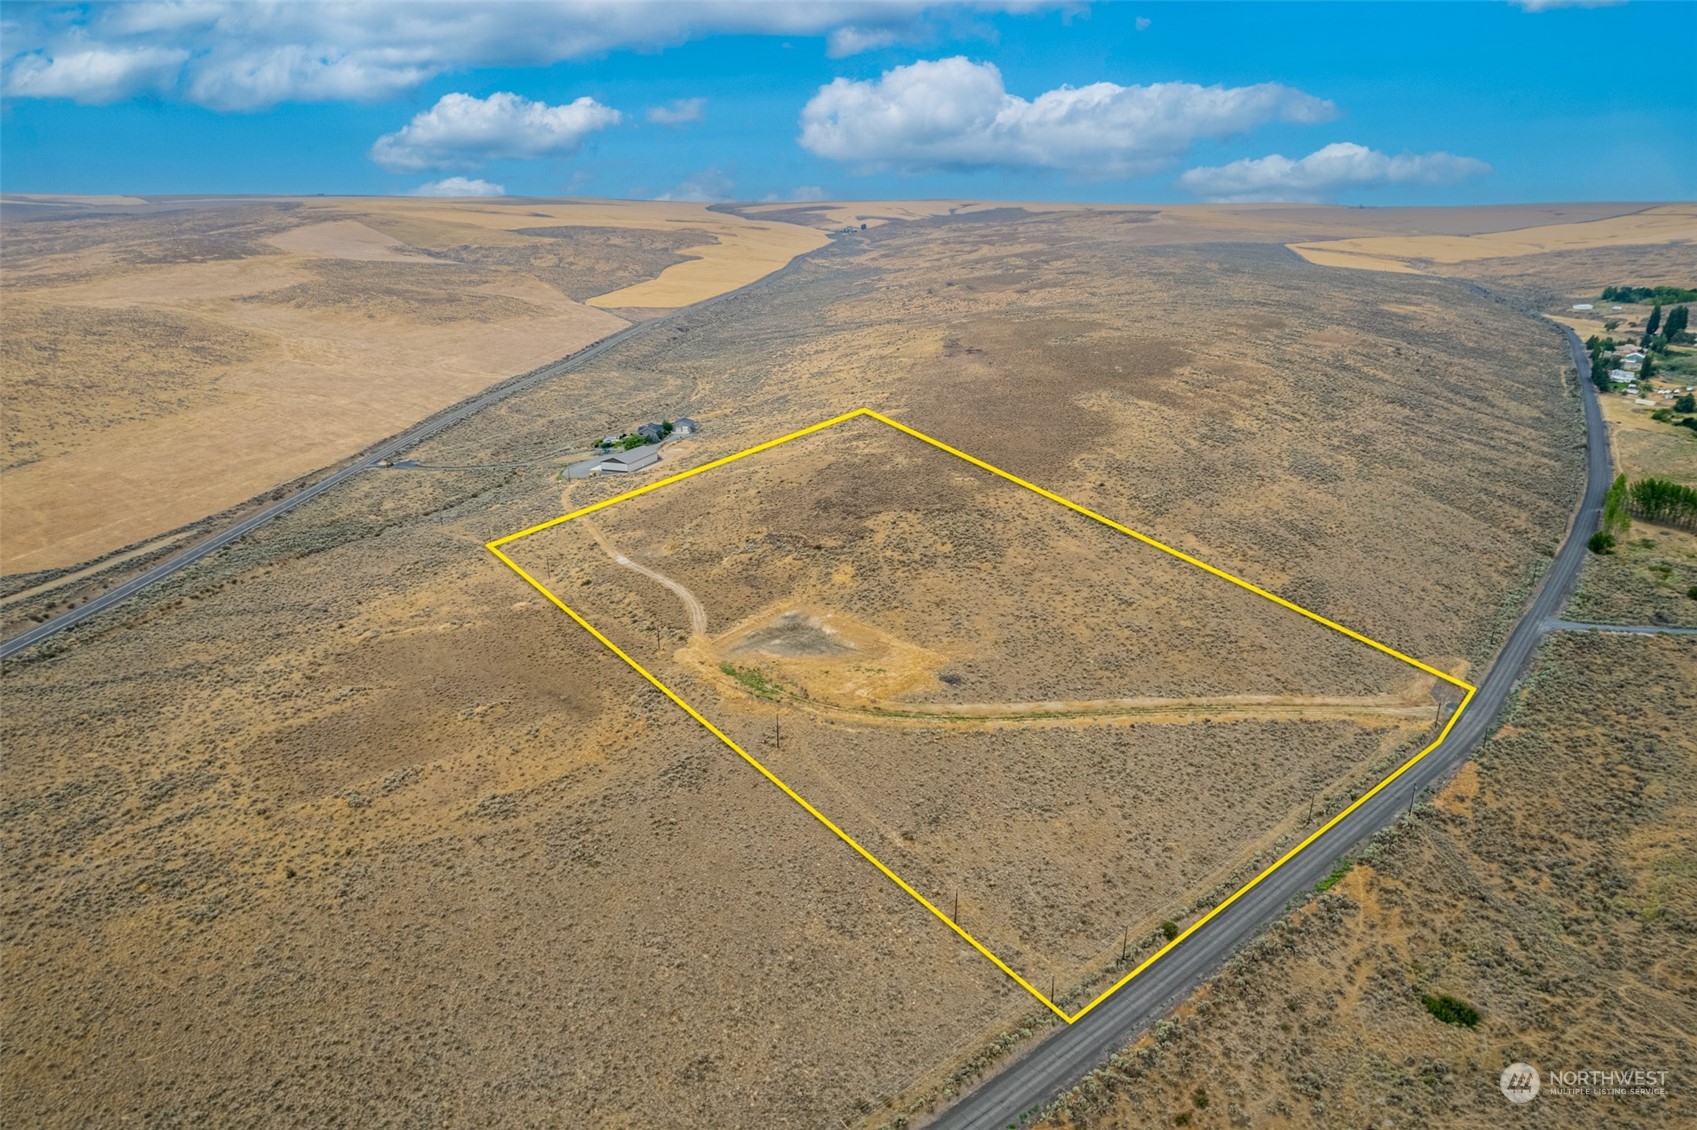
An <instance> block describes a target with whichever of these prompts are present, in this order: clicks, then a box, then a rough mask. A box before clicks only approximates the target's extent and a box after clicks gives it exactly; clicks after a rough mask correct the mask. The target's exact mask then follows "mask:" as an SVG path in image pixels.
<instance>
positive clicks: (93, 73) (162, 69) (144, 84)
mask: <svg viewBox="0 0 1697 1130" xmlns="http://www.w3.org/2000/svg"><path fill="white" fill-rule="evenodd" d="M188 57H189V53H188V52H187V51H183V50H173V49H171V48H168V47H129V48H118V49H108V48H93V49H90V50H84V51H64V52H61V53H59V54H57V55H53V56H46V55H26V56H23V57H22V58H20V59H19V60H18V61H17V62H16V63H15V64H14V65H13V66H11V67H10V68H9V69H8V70H7V73H6V87H5V89H6V93H7V94H9V95H11V96H13V97H14V98H71V99H74V100H76V101H78V102H111V101H114V100H115V99H118V98H123V97H126V96H128V95H131V94H136V93H139V92H142V91H163V90H169V89H170V88H171V86H172V84H173V83H175V82H176V75H177V71H178V70H179V69H180V68H181V67H182V65H183V62H184V61H185V60H186V59H187V58H188Z"/></svg>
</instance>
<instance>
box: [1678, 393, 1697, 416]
mask: <svg viewBox="0 0 1697 1130" xmlns="http://www.w3.org/2000/svg"><path fill="white" fill-rule="evenodd" d="M1673 410H1674V411H1675V412H1697V396H1693V395H1691V394H1690V393H1689V392H1688V393H1686V394H1685V395H1684V396H1682V397H1680V398H1679V399H1678V400H1676V401H1674V402H1673Z"/></svg>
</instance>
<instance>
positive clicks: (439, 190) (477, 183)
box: [412, 177, 507, 196]
mask: <svg viewBox="0 0 1697 1130" xmlns="http://www.w3.org/2000/svg"><path fill="white" fill-rule="evenodd" d="M412 194H413V195H414V196H505V195H507V190H506V188H504V187H503V186H501V185H498V184H495V183H493V182H492V181H486V180H474V179H473V178H471V177H445V178H443V179H442V180H433V181H431V182H430V183H429V184H421V185H419V186H418V187H417V188H415V189H413V190H412Z"/></svg>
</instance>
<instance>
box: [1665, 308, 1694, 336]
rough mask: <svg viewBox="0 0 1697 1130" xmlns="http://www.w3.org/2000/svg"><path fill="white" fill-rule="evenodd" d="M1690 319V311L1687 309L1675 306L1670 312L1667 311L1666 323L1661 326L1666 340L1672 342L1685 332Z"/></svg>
mask: <svg viewBox="0 0 1697 1130" xmlns="http://www.w3.org/2000/svg"><path fill="white" fill-rule="evenodd" d="M1690 318H1691V311H1690V309H1689V308H1688V307H1685V306H1675V307H1674V308H1673V309H1672V310H1669V311H1668V319H1667V323H1666V324H1665V325H1663V326H1662V333H1664V334H1666V335H1667V339H1668V340H1669V341H1672V340H1674V339H1675V338H1677V337H1678V336H1679V335H1680V334H1682V333H1684V332H1685V327H1686V325H1687V324H1688V323H1689V321H1690Z"/></svg>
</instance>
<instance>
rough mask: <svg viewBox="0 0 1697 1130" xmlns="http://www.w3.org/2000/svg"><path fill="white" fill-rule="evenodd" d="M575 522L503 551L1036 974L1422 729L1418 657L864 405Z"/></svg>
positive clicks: (1199, 879) (1116, 939)
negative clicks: (1285, 601)
mask: <svg viewBox="0 0 1697 1130" xmlns="http://www.w3.org/2000/svg"><path fill="white" fill-rule="evenodd" d="M592 521H593V526H591V525H590V520H580V522H578V523H574V524H568V525H566V526H563V527H556V528H554V529H552V530H548V531H544V532H543V533H540V534H536V535H533V536H532V537H530V538H528V539H525V540H523V541H521V542H519V543H515V544H513V545H511V546H510V547H508V551H509V552H510V553H512V554H513V555H514V556H515V559H517V560H519V561H520V563H521V564H523V565H524V566H525V567H526V569H527V570H528V571H530V572H531V573H532V574H533V575H536V576H537V577H538V578H539V579H542V580H543V582H544V583H545V584H547V585H548V586H549V587H550V588H551V589H552V590H553V591H555V592H556V593H559V594H563V595H564V597H565V599H567V600H568V601H570V602H571V603H572V604H573V605H574V607H576V608H578V610H579V611H580V612H583V613H584V614H585V615H586V616H587V617H588V618H589V620H590V621H591V622H592V623H594V624H595V625H596V626H597V627H598V628H600V629H601V630H602V631H604V632H606V633H608V634H609V635H610V637H611V638H612V639H613V641H614V642H615V643H616V644H618V645H619V646H620V647H621V648H622V649H624V650H625V651H626V653H627V654H630V655H632V656H633V657H634V658H636V659H637V660H638V661H639V662H641V663H643V664H644V666H646V667H648V668H649V669H650V670H651V671H653V672H655V673H656V674H657V675H658V676H659V677H660V678H661V679H662V680H664V681H666V682H667V683H668V684H669V685H671V686H673V687H674V688H675V689H677V690H679V691H680V692H681V693H682V694H683V695H684V697H685V698H686V699H687V700H689V701H691V702H692V703H694V704H695V705H696V706H697V707H698V708H700V709H702V710H704V712H705V713H706V714H707V716H708V717H709V718H710V719H712V720H713V721H714V722H715V723H717V724H718V725H720V726H721V727H723V728H725V729H726V730H727V731H728V732H729V733H731V735H732V736H733V737H734V738H736V739H737V740H738V741H739V743H740V744H742V745H743V746H744V748H747V749H750V750H754V751H760V752H759V753H758V754H757V755H758V756H760V757H761V758H762V759H763V760H764V761H765V762H766V764H767V765H768V766H769V767H770V768H772V769H773V770H774V771H775V772H777V773H778V775H779V776H780V777H782V778H784V779H785V780H786V781H787V782H788V783H789V784H790V785H791V786H793V787H795V788H796V789H798V791H800V792H801V794H802V795H803V796H805V797H807V798H808V799H809V800H811V801H812V802H813V803H815V804H816V805H818V806H819V807H821V808H822V809H823V810H824V811H825V813H826V814H827V815H828V816H830V817H831V818H832V819H833V820H835V821H836V822H837V823H838V824H839V825H841V826H842V827H844V828H845V829H846V830H847V831H849V832H850V834H851V835H853V836H855V838H856V839H858V840H859V841H860V842H861V843H862V844H864V845H867V846H868V847H869V848H870V849H871V850H872V851H873V852H874V853H875V854H878V855H879V856H881V857H882V858H883V859H884V860H885V862H886V863H888V864H890V865H891V866H892V867H894V869H895V870H896V871H897V873H898V874H900V875H902V876H903V878H905V879H907V880H908V881H909V882H910V883H912V884H914V885H915V886H916V887H917V888H918V889H919V891H920V892H921V893H922V894H924V895H925V896H926V897H928V898H930V899H931V900H932V901H933V902H934V903H937V904H939V905H943V906H946V907H947V906H952V905H953V900H954V898H955V896H957V895H958V896H959V899H960V907H961V914H962V916H963V918H966V919H968V920H969V922H970V925H969V929H970V930H971V931H972V932H973V933H974V934H975V935H976V936H978V937H979V939H980V941H982V942H984V943H985V944H986V945H987V946H989V947H990V949H991V950H992V951H994V952H995V953H997V955H998V956H1000V957H1002V958H1003V959H1004V960H1006V961H1008V962H1010V963H1011V964H1012V965H1013V966H1014V967H1015V968H1016V969H1018V970H1020V971H1021V972H1022V973H1024V974H1025V975H1026V976H1027V977H1028V978H1029V979H1031V980H1033V981H1034V982H1037V981H1040V982H1041V984H1042V987H1043V989H1044V991H1045V992H1046V991H1048V989H1049V986H1050V980H1051V977H1052V978H1053V979H1054V983H1055V987H1056V989H1057V991H1064V992H1065V994H1066V995H1068V996H1069V997H1070V996H1076V995H1078V994H1077V993H1076V992H1074V990H1076V989H1078V988H1079V987H1080V986H1081V985H1083V984H1085V983H1088V982H1090V981H1091V980H1093V979H1094V978H1095V976H1096V975H1097V974H1098V973H1099V972H1101V971H1102V970H1104V969H1106V968H1107V967H1108V966H1109V965H1110V964H1111V963H1112V962H1113V960H1114V959H1115V958H1117V957H1118V956H1119V953H1120V948H1121V943H1122V940H1123V936H1124V934H1125V933H1126V932H1127V931H1129V932H1130V933H1131V934H1133V935H1135V936H1137V937H1138V938H1139V939H1141V938H1143V937H1144V936H1145V935H1148V934H1150V933H1151V932H1152V931H1153V930H1154V929H1155V928H1156V927H1157V926H1158V925H1159V924H1160V922H1161V921H1162V920H1163V919H1169V918H1171V919H1183V918H1185V917H1186V915H1187V913H1188V909H1189V907H1188V904H1189V902H1190V900H1191V899H1192V898H1193V897H1194V895H1195V893H1196V892H1198V891H1200V890H1206V889H1208V888H1211V887H1213V886H1215V885H1216V884H1218V883H1220V882H1222V881H1224V880H1225V879H1226V878H1228V877H1229V876H1231V875H1233V874H1235V873H1237V872H1238V871H1240V870H1242V869H1243V868H1244V867H1246V866H1247V865H1248V864H1249V862H1250V861H1251V860H1252V859H1253V858H1259V857H1261V856H1263V855H1265V853H1267V852H1269V851H1271V850H1273V848H1274V847H1275V846H1288V843H1289V842H1291V841H1292V839H1293V836H1294V838H1300V836H1299V835H1296V833H1297V832H1298V831H1299V829H1301V830H1306V829H1305V825H1311V824H1312V823H1316V822H1318V820H1320V819H1323V817H1324V815H1326V814H1328V813H1329V811H1331V810H1335V809H1336V808H1338V807H1342V806H1343V805H1344V804H1347V803H1348V801H1349V800H1351V799H1353V798H1354V797H1355V796H1356V795H1359V794H1360V793H1361V792H1363V791H1365V789H1366V788H1367V787H1369V786H1370V785H1371V784H1373V783H1374V782H1376V781H1377V780H1378V779H1379V778H1380V777H1382V776H1383V775H1384V773H1385V772H1386V770H1387V763H1389V762H1390V761H1391V758H1392V755H1393V754H1395V753H1397V752H1398V751H1402V752H1403V755H1404V756H1407V754H1408V753H1409V752H1411V751H1412V749H1417V748H1419V745H1420V744H1423V743H1424V741H1426V740H1429V738H1430V736H1431V735H1432V733H1434V732H1435V722H1436V710H1435V699H1434V692H1435V691H1437V690H1438V682H1437V680H1436V679H1434V678H1432V677H1431V676H1429V675H1425V674H1423V673H1422V672H1420V671H1419V670H1417V669H1416V668H1414V667H1412V666H1410V665H1408V664H1406V663H1404V662H1402V661H1400V660H1397V659H1394V658H1391V657H1388V656H1385V655H1383V654H1381V653H1379V652H1376V651H1373V650H1372V649H1370V648H1368V647H1367V646H1366V645H1363V644H1361V643H1359V642H1357V641H1354V640H1351V639H1349V638H1347V637H1345V636H1343V635H1341V634H1340V633H1336V632H1333V631H1331V630H1329V629H1326V628H1324V627H1322V626H1320V625H1318V624H1315V623H1313V622H1311V621H1309V620H1306V619H1304V618H1303V617H1301V616H1299V615H1298V614H1296V613H1293V612H1290V611H1289V610H1286V609H1283V608H1280V607H1278V606H1277V605H1275V604H1273V603H1272V602H1271V601H1268V600H1266V599H1265V598H1263V597H1259V596H1256V595H1255V594H1253V593H1250V592H1247V591H1246V590H1244V589H1242V588H1239V587H1237V586H1235V585H1232V584H1230V583H1229V582H1226V581H1223V580H1221V579H1220V578H1218V577H1214V576H1211V575H1209V574H1207V573H1205V572H1204V571H1202V570H1200V569H1198V568H1196V567H1194V566H1191V565H1188V564H1186V563H1184V562H1181V561H1179V560H1177V559H1176V558H1174V557H1172V556H1170V555H1168V554H1165V553H1162V552H1160V551H1159V550H1156V549H1154V548H1152V547H1150V546H1147V545H1144V544H1142V543H1140V542H1137V541H1135V540H1133V539H1130V538H1128V537H1126V536H1125V535H1123V534H1120V533H1118V532H1116V531H1114V530H1111V529H1108V528H1107V527H1105V526H1102V525H1101V524H1099V523H1096V522H1093V521H1091V520H1089V519H1086V518H1084V517H1082V516H1080V515H1077V514H1074V513H1072V512H1071V511H1068V510H1066V509H1064V508H1063V507H1061V506H1059V505H1058V504H1056V503H1053V502H1051V501H1049V500H1047V499H1043V498H1041V497H1039V496H1037V495H1035V494H1033V493H1031V492H1028V491H1025V490H1023V489H1021V488H1018V487H1016V486H1013V485H1012V484H1009V483H1006V482H1004V481H1002V480H1000V479H997V478H995V477H993V476H991V475H990V474H989V473H988V472H984V471H982V470H979V469H977V468H974V467H971V466H970V465H968V464H965V463H963V462H962V461H960V460H957V459H955V458H954V457H952V456H950V455H947V454H945V453H942V452H939V451H937V450H935V449H932V448H930V447H928V446H926V445H924V444H922V443H921V442H919V441H917V440H914V439H912V438H911V437H908V436H904V435H901V434H900V433H897V432H895V431H893V430H892V429H889V428H887V427H886V426H884V425H882V424H879V423H876V422H874V421H870V420H866V419H860V420H854V421H850V422H848V423H846V424H841V425H838V426H836V427H834V428H832V429H830V430H828V431H826V432H823V433H818V434H815V435H812V436H808V437H805V438H803V439H800V440H795V441H792V442H791V443H789V444H786V445H784V446H782V447H780V448H778V449H776V450H774V451H770V452H765V453H762V454H760V455H756V456H751V457H749V458H747V459H745V460H742V461H739V462H738V463H735V464H733V465H731V466H729V467H725V468H720V469H718V470H716V471H714V472H711V473H710V474H709V475H708V476H703V477H701V478H697V479H692V480H689V481H687V482H684V483H679V484H675V485H673V486H671V487H667V488H664V489H662V490H661V491H659V492H656V493H654V494H650V495H645V496H642V497H639V498H636V499H632V500H629V501H627V502H624V503H620V504H619V505H617V506H615V507H613V508H610V509H608V510H603V511H601V512H599V513H598V514H597V515H595V516H594V518H593V520H592ZM592 531H593V536H592ZM597 541H599V542H600V543H601V546H600V548H598V547H597V545H596V542H597ZM613 554H617V557H615V556H613ZM620 558H622V559H625V560H629V561H633V562H635V563H638V564H640V565H642V566H644V567H646V568H647V569H650V570H652V571H654V572H655V573H658V574H659V575H661V576H663V577H665V578H667V579H669V580H670V581H672V582H675V583H676V584H678V585H681V586H682V587H683V588H684V589H685V590H686V593H688V594H692V597H693V600H694V601H698V602H699V604H700V606H701V607H702V608H703V610H704V612H705V619H706V631H705V632H702V633H696V632H695V631H694V630H693V629H692V626H691V615H690V612H691V611H692V609H693V602H692V603H685V602H682V601H680V600H679V598H678V595H677V594H676V593H674V592H672V591H668V590H667V589H666V588H664V587H662V586H661V585H660V584H656V583H654V580H653V579H651V578H650V579H643V578H638V577H636V576H635V575H634V574H633V573H632V571H631V570H630V569H628V568H620V566H619V563H618V562H619V559H620ZM1440 693H1441V694H1442V695H1443V697H1444V698H1445V699H1446V700H1447V701H1449V702H1451V703H1453V702H1454V701H1456V695H1455V694H1454V693H1453V691H1451V690H1450V689H1449V688H1447V687H1446V688H1445V690H1444V691H1443V692H1440ZM775 720H776V721H778V723H779V726H780V729H779V731H778V733H777V734H776V735H775V733H774V721H775Z"/></svg>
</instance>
